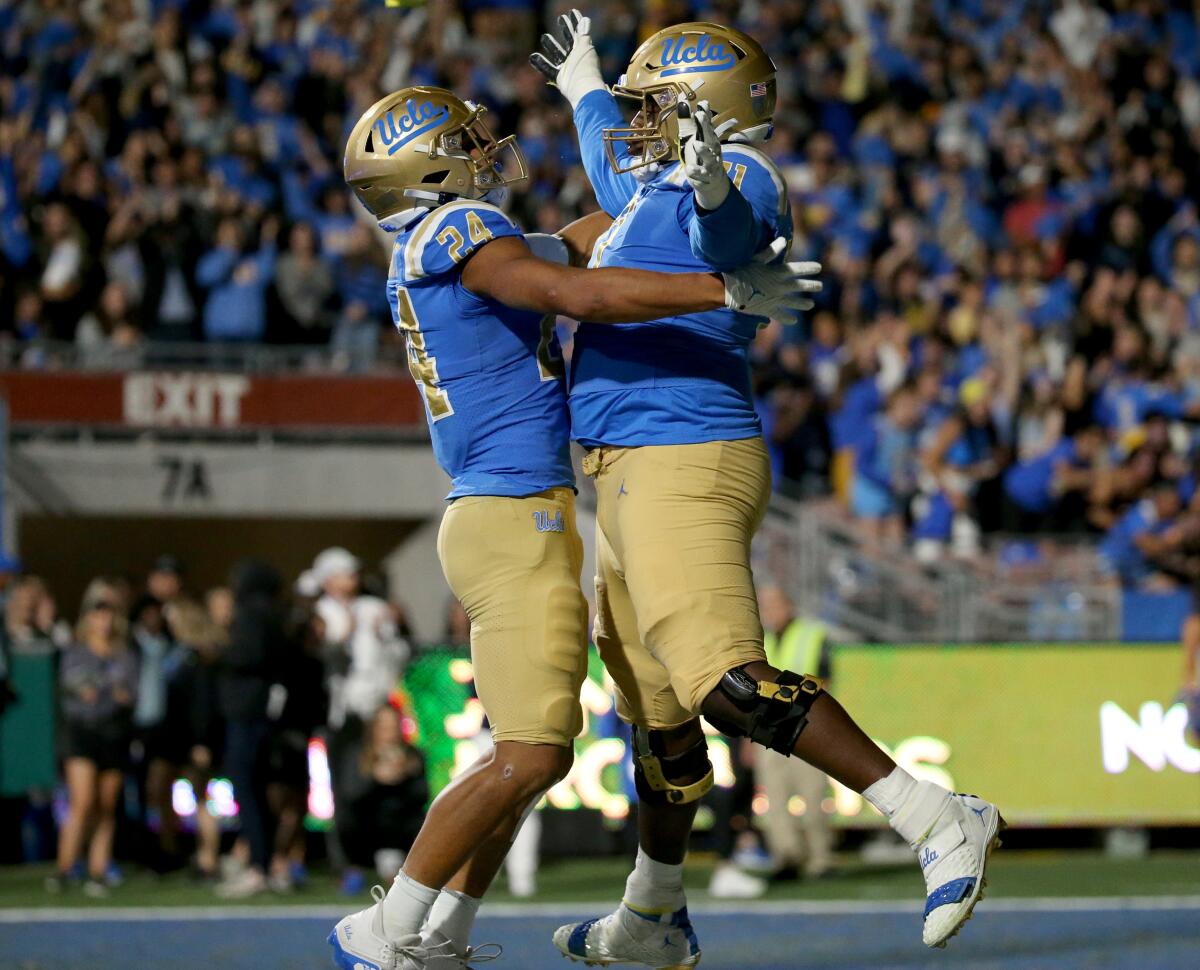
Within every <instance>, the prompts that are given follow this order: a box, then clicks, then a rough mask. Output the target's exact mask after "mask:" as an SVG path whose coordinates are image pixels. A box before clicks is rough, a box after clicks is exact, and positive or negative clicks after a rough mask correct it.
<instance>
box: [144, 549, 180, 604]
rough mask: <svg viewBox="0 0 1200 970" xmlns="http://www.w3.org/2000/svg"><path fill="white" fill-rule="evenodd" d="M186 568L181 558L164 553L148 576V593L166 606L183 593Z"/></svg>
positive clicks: (155, 561)
mask: <svg viewBox="0 0 1200 970" xmlns="http://www.w3.org/2000/svg"><path fill="white" fill-rule="evenodd" d="M183 580H184V568H183V563H182V562H181V561H180V559H179V557H177V556H172V555H171V554H170V553H163V555H161V556H159V557H158V558H157V559H155V560H154V565H153V566H152V567H151V568H150V572H149V573H147V574H146V593H147V595H149V596H153V597H154V598H155V599H156V600H158V601H159V602H160V603H163V604H164V605H165V604H167V603H170V602H171V600H173V599H175V597H176V596H179V595H180V594H182V593H183Z"/></svg>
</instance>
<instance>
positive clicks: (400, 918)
mask: <svg viewBox="0 0 1200 970" xmlns="http://www.w3.org/2000/svg"><path fill="white" fill-rule="evenodd" d="M437 898H438V891H437V890H436V889H430V888H429V887H428V886H422V885H421V884H420V883H419V882H417V881H416V880H415V879H409V878H408V876H406V875H405V874H404V870H403V869H401V870H400V871H399V872H398V873H396V881H395V882H393V883H392V888H391V889H389V890H388V894H387V895H386V896H384V897H383V905H382V906H381V907H380V909H382V910H383V935H384V938H385V939H387V940H390V941H392V942H395V941H397V940H400V939H402V938H403V937H406V936H415V935H417V934H418V933H420V932H421V924H422V923H424V922H425V917H426V916H428V915H429V909H430V907H431V906H433V903H434V900H436V899H437Z"/></svg>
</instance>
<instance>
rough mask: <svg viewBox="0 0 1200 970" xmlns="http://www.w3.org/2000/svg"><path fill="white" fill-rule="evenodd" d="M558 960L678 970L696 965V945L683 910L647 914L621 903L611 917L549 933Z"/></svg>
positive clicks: (563, 927) (698, 950)
mask: <svg viewBox="0 0 1200 970" xmlns="http://www.w3.org/2000/svg"><path fill="white" fill-rule="evenodd" d="M554 945H555V946H556V947H558V949H559V952H561V953H562V954H563V956H566V957H569V958H570V959H572V960H576V961H581V962H583V963H586V964H588V965H589V966H592V965H599V966H608V965H610V964H613V963H640V964H642V966H646V967H655V968H656V970H684V968H686V967H694V966H695V965H696V964H698V963H699V962H700V943H699V941H698V940H697V939H696V932H695V930H693V929H692V923H691V920H689V919H688V912H687V906H683V907H681V908H680V909H677V910H675V911H674V912H671V913H647V912H642V911H641V910H636V909H630V908H629V906H627V905H626V904H625V903H621V905H620V907H619V908H618V909H617V911H616V912H615V913H609V914H608V915H607V916H603V917H601V918H599V919H589V920H585V921H584V922H582V923H568V924H567V925H566V926H560V927H559V928H558V929H557V930H555V932H554Z"/></svg>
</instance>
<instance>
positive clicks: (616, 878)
mask: <svg viewBox="0 0 1200 970" xmlns="http://www.w3.org/2000/svg"><path fill="white" fill-rule="evenodd" d="M627 866H628V863H627V862H626V861H625V860H623V859H598V860H597V859H587V860H579V861H558V862H552V863H548V864H547V865H545V866H544V867H543V869H542V872H541V874H540V876H539V890H538V894H537V896H536V897H535V899H534V900H533V901H534V902H542V903H547V902H548V903H557V902H564V901H566V902H592V901H614V900H616V899H617V898H618V896H619V894H620V891H621V888H622V886H623V885H624V880H625V875H626V873H627V871H628V868H627ZM50 872H51V870H50V868H49V867H46V866H10V867H4V868H0V908H4V909H9V908H17V907H21V908H24V907H61V906H79V907H91V906H133V907H137V906H217V905H222V902H221V900H219V899H217V897H216V896H215V895H214V894H213V891H212V889H211V887H209V886H205V885H201V884H198V883H195V882H193V881H191V880H190V879H189V878H188V877H187V876H185V875H172V876H165V877H156V876H153V875H151V874H149V873H144V872H130V873H128V877H127V880H126V883H125V885H124V886H122V887H121V888H120V889H117V890H115V891H114V892H113V893H112V895H111V896H110V897H109V898H108V899H106V900H100V901H94V900H91V899H88V898H87V897H85V896H84V895H83V894H82V893H81V892H79V891H68V892H66V893H63V894H61V895H51V894H49V893H47V892H46V891H45V889H44V886H43V881H44V879H45V877H46V876H47V875H49V874H50ZM710 873H711V867H710V865H709V864H708V863H706V862H704V861H703V860H701V861H697V862H695V863H692V864H689V866H688V868H687V885H688V888H689V891H690V894H691V895H692V896H693V897H694V898H695V899H696V900H697V901H700V900H703V899H704V898H705V897H706V894H705V892H704V889H705V887H706V886H707V884H708V877H709V875H710ZM989 877H990V885H991V888H990V890H989V895H990V897H991V898H1000V897H1008V898H1021V897H1064V898H1066V897H1072V898H1079V897H1089V896H1168V895H1191V894H1196V893H1200V854H1197V853H1194V852H1166V851H1164V852H1155V853H1152V854H1151V855H1150V856H1149V857H1147V858H1145V859H1137V860H1126V859H1110V858H1107V857H1105V856H1104V855H1102V854H1101V853H1098V852H1081V851H1063V852H1044V851H1039V852H1004V851H1003V850H1001V852H999V853H998V854H997V855H996V856H995V857H994V859H993V861H992V866H991V869H990V871H989ZM923 895H924V889H923V886H922V882H921V878H920V875H919V873H918V872H917V869H916V867H915V866H908V865H905V866H895V867H891V866H889V867H879V866H864V865H862V864H861V863H858V862H853V861H849V860H847V861H845V862H844V864H843V867H842V868H841V869H840V870H839V873H838V874H837V875H836V876H832V877H829V878H826V879H822V880H819V881H816V882H801V883H791V884H784V885H780V886H776V887H773V888H772V889H771V891H770V894H769V895H768V896H767V897H766V898H767V899H771V900H786V899H804V900H868V901H870V900H914V901H915V900H919V899H921V898H922V896H923ZM489 898H490V899H492V900H494V901H496V902H510V901H512V897H511V896H509V894H508V893H507V892H505V891H504V889H503V888H502V887H500V888H497V890H496V891H495V892H494V894H493V895H492V896H490V897H489ZM252 902H253V903H255V904H256V905H278V906H290V905H305V906H313V905H343V904H345V903H346V902H347V900H346V897H344V896H341V895H340V894H339V893H338V890H337V884H336V882H335V880H334V879H333V877H332V876H331V875H329V874H328V873H321V872H318V873H315V874H314V876H313V879H312V882H311V884H310V886H309V887H308V888H307V889H305V890H303V891H301V892H294V893H289V894H287V895H266V896H262V897H258V898H256V899H254V900H252Z"/></svg>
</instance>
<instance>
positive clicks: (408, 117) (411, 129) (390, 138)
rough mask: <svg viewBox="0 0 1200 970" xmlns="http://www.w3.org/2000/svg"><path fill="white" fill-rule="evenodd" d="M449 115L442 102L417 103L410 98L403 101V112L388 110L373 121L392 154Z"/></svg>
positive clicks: (382, 140)
mask: <svg viewBox="0 0 1200 970" xmlns="http://www.w3.org/2000/svg"><path fill="white" fill-rule="evenodd" d="M449 117H450V109H449V108H447V107H446V106H445V105H444V104H442V105H435V104H434V103H433V102H432V101H422V102H420V103H418V102H417V101H414V100H413V99H411V98H410V99H409V100H408V101H406V102H405V103H404V111H403V112H401V113H399V114H397V113H396V112H395V111H389V112H388V113H387V114H386V115H384V116H383V117H382V118H380V119H379V120H378V121H377V122H375V133H376V134H377V135H378V136H379V140H380V141H381V142H383V144H384V145H386V146H387V153H388V154H389V155H394V154H396V152H398V151H399V150H400V149H401V148H403V147H404V146H405V145H407V144H408V143H409V142H410V141H412V140H413V139H414V138H416V137H417V135H419V134H421V133H422V132H425V131H429V129H430V128H436V127H437V126H438V125H440V124H441V123H442V122H443V121H445V120H446V119H447V118H449Z"/></svg>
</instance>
